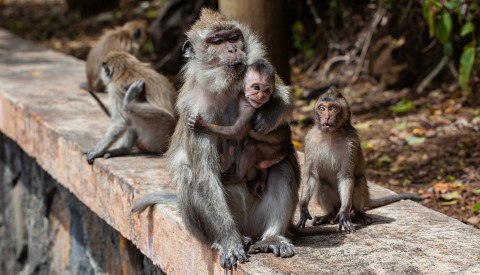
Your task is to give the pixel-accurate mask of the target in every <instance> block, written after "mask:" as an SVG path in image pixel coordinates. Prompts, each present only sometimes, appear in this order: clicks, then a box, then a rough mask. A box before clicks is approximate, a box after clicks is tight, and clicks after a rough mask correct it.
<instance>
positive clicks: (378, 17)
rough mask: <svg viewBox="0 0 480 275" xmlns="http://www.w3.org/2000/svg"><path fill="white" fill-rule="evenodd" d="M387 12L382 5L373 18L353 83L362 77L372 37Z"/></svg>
mask: <svg viewBox="0 0 480 275" xmlns="http://www.w3.org/2000/svg"><path fill="white" fill-rule="evenodd" d="M386 11H387V10H386V9H385V8H384V7H383V5H381V6H380V7H379V8H378V10H377V11H376V12H375V15H374V16H373V20H372V24H370V28H369V29H368V31H367V34H366V37H365V42H364V44H363V48H362V53H361V54H360V62H359V63H358V64H357V67H356V68H355V73H354V74H353V77H352V83H355V82H356V81H357V80H358V76H359V75H360V70H361V69H362V67H363V63H364V62H365V56H366V55H367V51H368V48H369V47H370V43H371V41H372V36H373V33H374V32H375V30H376V29H377V26H378V24H379V23H380V21H381V19H382V18H383V16H385V12H386Z"/></svg>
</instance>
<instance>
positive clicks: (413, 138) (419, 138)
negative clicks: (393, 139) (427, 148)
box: [405, 136, 427, 144]
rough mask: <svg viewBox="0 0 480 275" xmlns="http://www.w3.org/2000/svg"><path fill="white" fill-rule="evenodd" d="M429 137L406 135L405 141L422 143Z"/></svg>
mask: <svg viewBox="0 0 480 275" xmlns="http://www.w3.org/2000/svg"><path fill="white" fill-rule="evenodd" d="M426 140H427V139H426V138H424V137H413V136H407V137H405V141H406V142H407V143H408V144H421V143H424V142H425V141H426Z"/></svg>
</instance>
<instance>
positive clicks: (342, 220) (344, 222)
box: [335, 211, 355, 234]
mask: <svg viewBox="0 0 480 275" xmlns="http://www.w3.org/2000/svg"><path fill="white" fill-rule="evenodd" d="M335 220H336V221H338V231H339V232H342V227H343V228H345V232H346V233H347V234H350V233H355V227H354V226H353V223H352V220H351V219H350V215H348V213H347V214H345V213H344V212H342V211H340V212H338V214H337V216H336V217H335Z"/></svg>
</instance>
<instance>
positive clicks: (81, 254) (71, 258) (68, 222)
mask: <svg viewBox="0 0 480 275" xmlns="http://www.w3.org/2000/svg"><path fill="white" fill-rule="evenodd" d="M0 255H1V257H0V273H2V274H32V273H35V274H99V273H100V274H101V273H108V274H163V273H162V271H161V270H160V269H159V268H157V267H155V266H154V265H153V264H152V262H151V261H150V260H149V259H148V258H147V257H145V256H144V255H143V254H142V253H141V252H140V251H139V250H138V249H137V248H136V247H135V246H134V245H133V244H132V243H131V242H130V241H129V240H127V239H125V238H124V237H123V236H122V235H121V234H120V233H119V232H118V231H116V230H115V229H113V228H112V227H111V226H109V225H108V224H107V223H105V222H104V221H103V220H102V219H100V218H99V217H98V216H97V215H95V214H94V213H93V212H92V211H90V210H89V209H88V208H87V207H86V206H85V205H84V204H83V203H81V202H80V201H79V200H78V199H77V198H76V197H75V196H74V195H73V194H72V193H70V192H69V191H68V190H67V189H65V188H64V187H63V186H61V185H60V184H59V183H58V182H56V181H55V180H54V179H53V178H52V177H51V176H50V175H49V174H48V173H47V172H45V171H44V170H43V169H42V168H41V167H40V166H39V165H38V164H37V163H36V162H35V160H34V159H33V158H31V157H29V156H27V155H26V154H25V153H24V152H23V151H22V149H21V148H20V147H19V146H18V145H17V144H16V143H15V142H14V141H12V140H11V139H9V138H8V137H6V136H5V135H3V134H2V133H0Z"/></svg>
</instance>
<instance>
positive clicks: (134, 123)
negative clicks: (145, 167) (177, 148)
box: [86, 51, 176, 164]
mask: <svg viewBox="0 0 480 275" xmlns="http://www.w3.org/2000/svg"><path fill="white" fill-rule="evenodd" d="M102 67H103V70H102V79H103V81H104V82H105V84H106V85H107V92H108V97H109V100H110V108H111V120H112V121H111V123H110V126H109V127H108V130H107V132H106V133H105V134H104V135H103V137H102V138H101V139H100V141H99V142H98V143H97V144H96V145H95V147H93V148H91V149H89V150H87V151H86V154H87V161H88V163H90V164H91V163H93V160H94V159H95V158H97V157H101V156H103V157H105V158H108V157H113V156H118V155H125V154H128V153H129V152H130V151H131V149H132V147H133V146H134V145H136V146H137V147H138V149H140V150H142V151H147V152H151V153H163V152H165V151H166V148H167V145H168V141H169V139H170V136H171V134H172V132H173V129H174V127H175V121H176V120H175V113H174V104H175V102H174V100H175V89H174V88H173V86H172V84H170V82H169V81H168V79H167V78H165V77H164V76H162V75H160V74H158V73H157V72H156V71H155V70H153V69H152V68H151V67H150V65H149V64H146V63H141V62H140V61H138V59H137V58H135V57H134V56H132V55H131V54H129V53H126V52H121V51H110V52H109V53H108V54H107V56H105V58H104V60H103V63H102ZM117 140H118V146H119V147H118V148H117V149H114V150H112V151H108V152H107V149H108V148H109V147H110V146H111V145H112V144H113V143H114V142H115V141H117Z"/></svg>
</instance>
